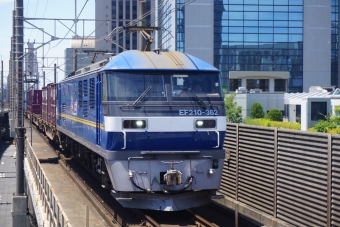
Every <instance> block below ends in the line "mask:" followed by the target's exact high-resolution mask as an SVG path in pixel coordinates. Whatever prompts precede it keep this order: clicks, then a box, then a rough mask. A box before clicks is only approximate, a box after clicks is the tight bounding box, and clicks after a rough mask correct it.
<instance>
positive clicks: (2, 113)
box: [0, 59, 5, 142]
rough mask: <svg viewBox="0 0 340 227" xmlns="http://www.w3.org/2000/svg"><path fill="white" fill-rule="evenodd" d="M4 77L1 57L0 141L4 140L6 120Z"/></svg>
mask: <svg viewBox="0 0 340 227" xmlns="http://www.w3.org/2000/svg"><path fill="white" fill-rule="evenodd" d="M3 79H4V62H3V60H2V59H1V103H0V105H1V115H0V129H1V131H0V142H1V140H2V121H3V120H4V116H5V115H4V83H3Z"/></svg>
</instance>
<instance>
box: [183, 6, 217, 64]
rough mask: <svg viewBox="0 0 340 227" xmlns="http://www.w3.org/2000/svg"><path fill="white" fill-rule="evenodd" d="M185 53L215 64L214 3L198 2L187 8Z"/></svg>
mask: <svg viewBox="0 0 340 227" xmlns="http://www.w3.org/2000/svg"><path fill="white" fill-rule="evenodd" d="M185 52H186V53H188V54H191V55H193V56H195V57H198V58H200V59H202V60H204V61H206V62H208V63H210V64H211V65H213V64H214V1H211V0H196V1H194V2H192V3H190V4H189V5H187V6H186V7H185Z"/></svg>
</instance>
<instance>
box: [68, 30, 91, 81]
mask: <svg viewBox="0 0 340 227" xmlns="http://www.w3.org/2000/svg"><path fill="white" fill-rule="evenodd" d="M94 50H95V37H94V36H90V37H86V38H83V37H78V38H76V37H73V38H72V40H71V48H66V49H65V51H64V56H65V65H64V71H65V77H66V76H67V75H69V74H70V73H72V72H74V71H76V70H78V69H80V68H83V67H85V66H87V65H89V64H91V61H92V60H93V54H89V53H88V52H89V51H94Z"/></svg>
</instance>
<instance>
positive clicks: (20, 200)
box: [12, 0, 28, 227]
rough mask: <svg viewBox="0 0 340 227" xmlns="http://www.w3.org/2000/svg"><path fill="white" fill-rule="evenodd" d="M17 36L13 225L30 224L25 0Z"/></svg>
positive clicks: (18, 13) (17, 1)
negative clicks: (26, 166)
mask: <svg viewBox="0 0 340 227" xmlns="http://www.w3.org/2000/svg"><path fill="white" fill-rule="evenodd" d="M15 8H16V9H15V36H14V37H16V43H15V45H16V52H15V59H14V60H15V62H16V78H17V84H16V85H17V96H16V102H17V103H16V108H17V111H16V112H17V127H16V128H15V131H16V147H17V151H16V174H17V176H16V192H15V195H14V196H13V204H12V224H13V227H26V226H28V217H27V196H26V195H25V193H24V148H25V133H26V129H25V128H24V119H23V59H24V58H23V53H24V51H23V50H24V26H23V23H24V20H23V16H24V14H23V9H24V4H23V0H15Z"/></svg>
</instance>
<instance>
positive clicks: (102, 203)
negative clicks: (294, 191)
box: [36, 129, 258, 227]
mask: <svg viewBox="0 0 340 227" xmlns="http://www.w3.org/2000/svg"><path fill="white" fill-rule="evenodd" d="M36 130H37V131H39V129H36ZM39 132H40V131H39ZM40 135H41V136H42V137H43V138H44V140H45V141H46V143H48V144H49V145H50V146H51V147H52V148H53V149H54V150H55V152H56V153H57V154H58V156H59V157H60V159H59V161H58V164H59V165H60V166H61V167H62V168H63V169H64V171H65V172H66V173H67V174H68V175H69V176H70V177H71V178H72V180H73V181H74V183H75V184H76V185H77V186H78V188H79V189H80V190H81V191H82V193H83V194H84V195H85V197H86V198H87V199H88V200H89V201H90V202H91V204H92V206H93V208H94V209H96V211H97V212H98V213H99V214H100V215H101V216H102V217H103V219H104V220H105V222H106V223H107V225H108V226H110V227H220V226H223V227H228V226H234V220H233V218H234V217H233V215H234V214H233V212H231V211H228V210H226V209H224V208H221V207H219V206H217V205H214V204H209V205H207V206H203V207H198V208H193V209H190V210H183V211H176V212H164V211H152V210H137V209H127V208H124V207H122V206H121V205H120V204H119V203H118V202H117V201H116V200H115V199H114V198H113V197H112V196H111V195H110V193H109V191H108V190H107V189H104V188H102V187H100V184H98V181H97V180H96V179H95V178H94V177H93V176H92V175H91V174H88V172H87V171H85V169H86V167H84V166H83V165H81V163H79V162H78V161H76V160H75V158H73V157H70V156H69V154H68V152H66V151H63V150H61V149H60V148H58V147H57V146H56V145H54V144H52V143H51V142H50V140H49V139H48V138H47V137H46V136H44V135H43V134H42V133H40ZM239 226H245V227H248V226H258V225H253V224H252V223H250V224H248V223H246V224H244V225H239Z"/></svg>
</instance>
